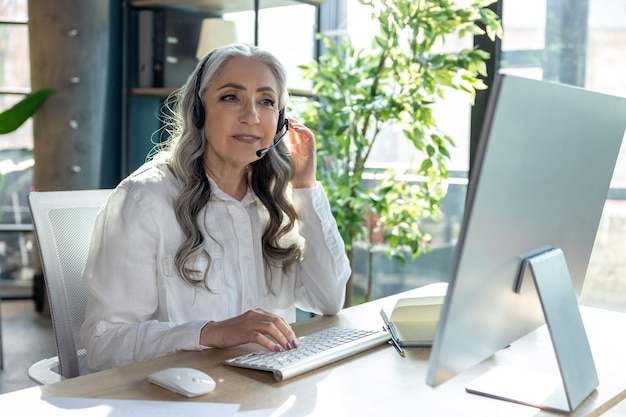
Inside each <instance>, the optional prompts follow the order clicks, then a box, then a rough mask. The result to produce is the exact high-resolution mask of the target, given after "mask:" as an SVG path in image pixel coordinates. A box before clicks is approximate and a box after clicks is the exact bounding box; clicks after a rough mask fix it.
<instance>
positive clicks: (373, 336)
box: [224, 327, 391, 381]
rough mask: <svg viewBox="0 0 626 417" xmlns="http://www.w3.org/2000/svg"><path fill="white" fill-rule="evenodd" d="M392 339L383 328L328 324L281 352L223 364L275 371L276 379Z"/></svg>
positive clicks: (246, 357) (253, 355)
mask: <svg viewBox="0 0 626 417" xmlns="http://www.w3.org/2000/svg"><path fill="white" fill-rule="evenodd" d="M390 339H391V336H390V334H389V333H388V332H386V331H383V330H378V331H376V330H360V329H351V328H343V327H331V328H329V329H325V330H321V331H319V332H316V333H312V334H309V335H306V336H302V337H300V338H298V348H296V349H292V350H286V351H283V352H271V351H268V350H260V351H256V352H252V353H248V354H245V355H241V356H237V357H235V358H232V359H227V360H226V361H224V364H225V365H229V366H238V367H240V368H248V369H257V370H260V371H268V372H273V373H274V379H276V381H283V380H285V379H288V378H291V377H294V376H296V375H300V374H303V373H305V372H308V371H311V370H313V369H317V368H321V367H322V366H325V365H328V364H330V363H333V362H336V361H338V360H341V359H344V358H347V357H349V356H352V355H356V354H357V353H361V352H363V351H366V350H368V349H371V348H373V347H375V346H378V345H380V344H383V343H386V342H388V341H389V340H390Z"/></svg>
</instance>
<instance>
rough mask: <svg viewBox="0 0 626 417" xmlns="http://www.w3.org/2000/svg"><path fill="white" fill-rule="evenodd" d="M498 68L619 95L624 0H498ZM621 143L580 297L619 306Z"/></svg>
mask: <svg viewBox="0 0 626 417" xmlns="http://www.w3.org/2000/svg"><path fill="white" fill-rule="evenodd" d="M503 8H504V11H503V25H504V39H503V42H502V49H503V53H502V58H503V59H502V68H503V70H502V71H503V72H508V73H516V74H521V75H524V76H528V77H532V78H537V79H549V80H554V81H558V82H562V83H567V84H574V85H579V86H582V87H585V88H587V89H590V90H594V91H599V92H603V93H607V94H614V95H619V96H625V97H626V78H625V77H624V75H623V74H625V73H626V2H624V1H623V0H577V1H575V2H567V1H562V0H506V1H504V3H503ZM625 148H626V147H625V146H622V151H621V152H620V155H619V157H618V162H617V166H616V168H615V173H614V175H613V180H612V182H611V190H610V191H609V196H608V199H607V201H606V204H605V209H604V214H603V216H602V219H601V221H600V227H599V230H598V234H597V237H596V241H595V246H594V250H593V254H592V257H591V261H590V264H589V268H588V271H587V278H586V281H585V285H584V288H583V294H582V299H583V301H584V302H585V303H587V304H592V305H599V306H604V307H608V308H613V309H618V310H623V311H626V258H624V256H623V254H624V252H625V250H626V247H624V245H625V242H626V149H625Z"/></svg>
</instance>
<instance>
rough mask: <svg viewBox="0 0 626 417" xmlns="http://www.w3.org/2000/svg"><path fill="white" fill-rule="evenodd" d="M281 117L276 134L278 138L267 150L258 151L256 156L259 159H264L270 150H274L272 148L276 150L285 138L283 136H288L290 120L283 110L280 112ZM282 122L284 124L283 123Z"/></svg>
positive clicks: (275, 138)
mask: <svg viewBox="0 0 626 417" xmlns="http://www.w3.org/2000/svg"><path fill="white" fill-rule="evenodd" d="M280 113H281V114H280V116H281V118H280V119H279V122H278V123H279V125H278V126H279V127H278V131H277V132H276V136H274V141H273V142H272V144H271V145H270V146H268V147H267V148H262V149H259V150H258V151H256V156H258V157H259V158H260V157H262V156H263V155H265V154H266V153H268V152H269V151H270V150H272V148H275V147H276V146H277V145H278V144H279V143H280V140H281V139H282V138H283V136H285V135H286V134H287V131H288V130H289V119H287V118H286V117H284V111H283V110H281V112H280ZM281 121H282V123H281ZM283 127H284V128H285V130H284V131H283V132H282V133H280V135H279V132H280V131H281V129H282V128H283Z"/></svg>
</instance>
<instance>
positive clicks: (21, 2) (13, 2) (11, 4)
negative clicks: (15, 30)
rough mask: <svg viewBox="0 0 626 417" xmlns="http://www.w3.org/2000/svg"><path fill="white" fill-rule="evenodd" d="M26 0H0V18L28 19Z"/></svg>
mask: <svg viewBox="0 0 626 417" xmlns="http://www.w3.org/2000/svg"><path fill="white" fill-rule="evenodd" d="M27 6H28V0H0V19H11V20H22V21H25V20H27V19H28V7H27Z"/></svg>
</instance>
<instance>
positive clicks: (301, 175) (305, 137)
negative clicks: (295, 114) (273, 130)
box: [288, 118, 317, 188]
mask: <svg viewBox="0 0 626 417" xmlns="http://www.w3.org/2000/svg"><path fill="white" fill-rule="evenodd" d="M288 132H289V142H290V152H291V157H292V158H293V162H294V165H295V170H294V174H293V178H292V180H291V186H292V187H293V188H314V187H315V186H316V179H315V170H316V169H317V161H316V154H315V135H314V134H313V132H311V131H310V130H309V129H308V128H307V127H306V126H304V125H303V124H302V123H300V122H298V121H297V120H296V119H292V118H289V131H288Z"/></svg>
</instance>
